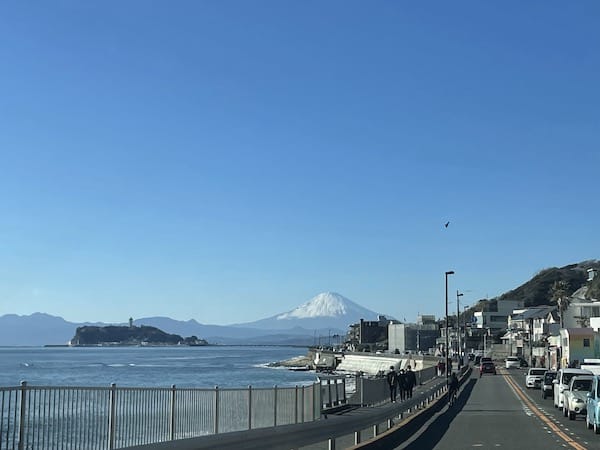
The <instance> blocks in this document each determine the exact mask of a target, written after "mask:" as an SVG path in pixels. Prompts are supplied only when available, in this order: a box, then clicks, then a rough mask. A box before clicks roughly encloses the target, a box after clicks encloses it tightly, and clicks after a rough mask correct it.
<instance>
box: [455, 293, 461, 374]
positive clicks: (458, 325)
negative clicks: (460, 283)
mask: <svg viewBox="0 0 600 450" xmlns="http://www.w3.org/2000/svg"><path fill="white" fill-rule="evenodd" d="M462 295H463V294H462V293H460V292H458V290H456V336H457V337H458V369H459V370H460V367H461V365H462V355H461V353H460V297H462Z"/></svg>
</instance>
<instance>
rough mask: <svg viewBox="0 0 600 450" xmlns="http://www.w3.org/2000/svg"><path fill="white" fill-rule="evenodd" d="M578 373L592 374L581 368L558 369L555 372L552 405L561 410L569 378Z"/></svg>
mask: <svg viewBox="0 0 600 450" xmlns="http://www.w3.org/2000/svg"><path fill="white" fill-rule="evenodd" d="M578 375H593V373H592V372H590V371H589V370H582V369H569V368H567V369H559V371H558V372H557V374H556V379H555V380H554V381H553V382H552V383H553V385H554V407H555V408H558V409H560V410H561V411H562V409H563V406H564V395H563V392H564V390H565V389H569V383H570V382H571V378H573V377H575V376H578Z"/></svg>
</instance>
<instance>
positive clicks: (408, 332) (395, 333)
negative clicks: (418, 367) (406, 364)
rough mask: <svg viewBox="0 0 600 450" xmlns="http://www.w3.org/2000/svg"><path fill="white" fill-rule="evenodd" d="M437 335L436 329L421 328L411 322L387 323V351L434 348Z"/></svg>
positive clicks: (425, 350) (413, 350)
mask: <svg viewBox="0 0 600 450" xmlns="http://www.w3.org/2000/svg"><path fill="white" fill-rule="evenodd" d="M438 337H439V331H438V330H437V329H433V330H432V329H421V327H419V326H415V325H412V324H404V323H400V324H390V325H388V351H390V352H395V351H396V349H398V351H399V352H400V353H404V352H416V351H417V350H418V351H422V352H427V351H428V350H429V349H431V348H435V346H436V344H435V341H436V339H437V338H438Z"/></svg>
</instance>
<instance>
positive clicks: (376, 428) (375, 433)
mask: <svg viewBox="0 0 600 450" xmlns="http://www.w3.org/2000/svg"><path fill="white" fill-rule="evenodd" d="M378 433H379V425H377V424H375V425H373V437H377V434H378Z"/></svg>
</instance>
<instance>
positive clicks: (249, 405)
mask: <svg viewBox="0 0 600 450" xmlns="http://www.w3.org/2000/svg"><path fill="white" fill-rule="evenodd" d="M248 429H249V430H251V429H252V386H250V385H248Z"/></svg>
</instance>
